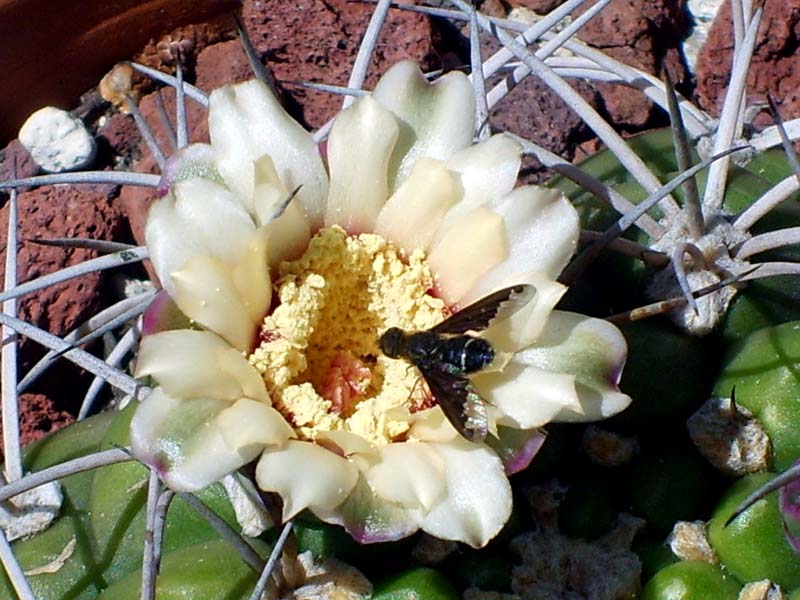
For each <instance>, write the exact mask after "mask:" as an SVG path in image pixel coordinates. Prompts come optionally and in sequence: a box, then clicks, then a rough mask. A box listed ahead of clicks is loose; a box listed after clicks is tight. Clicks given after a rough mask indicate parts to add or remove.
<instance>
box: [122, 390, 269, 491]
mask: <svg viewBox="0 0 800 600" xmlns="http://www.w3.org/2000/svg"><path fill="white" fill-rule="evenodd" d="M229 406H230V403H229V402H226V401H223V400H208V399H204V398H195V399H191V400H178V399H176V398H172V397H171V396H168V395H167V394H166V393H164V391H163V390H162V389H161V388H156V389H155V390H153V391H152V392H151V393H150V395H149V396H148V397H147V398H145V400H144V401H142V403H141V404H140V405H139V406H138V407H137V409H136V414H135V415H134V416H133V420H132V421H131V447H132V450H133V454H134V456H136V457H137V458H138V459H140V460H141V461H142V462H144V463H145V464H148V465H150V466H152V467H153V468H154V469H156V471H157V472H158V474H159V476H160V477H161V479H163V480H164V482H165V483H166V484H167V485H168V486H169V487H170V488H172V489H174V490H176V491H194V490H198V489H201V488H203V487H205V486H207V485H208V484H210V483H212V482H214V481H216V480H217V479H219V478H220V477H223V476H225V475H227V474H228V473H231V472H233V471H235V470H236V469H238V468H239V467H241V466H243V465H245V464H247V463H249V462H250V461H251V460H253V459H254V458H256V456H258V454H259V452H260V451H261V448H262V446H261V445H259V444H250V445H247V446H243V447H239V448H231V447H230V446H228V444H227V443H226V442H225V440H224V439H223V437H222V434H221V431H220V428H219V427H218V425H217V423H216V418H217V416H218V415H219V414H220V413H221V412H222V411H224V410H225V409H226V408H228V407H229Z"/></svg>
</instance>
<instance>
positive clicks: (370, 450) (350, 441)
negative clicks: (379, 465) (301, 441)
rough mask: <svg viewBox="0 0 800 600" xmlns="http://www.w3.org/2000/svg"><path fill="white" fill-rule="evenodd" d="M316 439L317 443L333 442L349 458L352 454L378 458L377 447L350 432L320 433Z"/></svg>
mask: <svg viewBox="0 0 800 600" xmlns="http://www.w3.org/2000/svg"><path fill="white" fill-rule="evenodd" d="M314 439H315V441H317V442H322V441H328V442H331V443H332V444H333V445H334V446H335V447H336V448H338V449H339V450H341V452H342V454H343V455H344V456H347V457H349V456H350V455H352V454H366V455H371V454H375V455H376V456H377V449H376V448H375V446H373V445H372V444H371V443H369V442H368V441H367V440H366V439H364V438H363V437H362V436H360V435H358V434H356V433H351V432H349V431H335V430H334V431H319V432H317V435H316V437H315V438H314Z"/></svg>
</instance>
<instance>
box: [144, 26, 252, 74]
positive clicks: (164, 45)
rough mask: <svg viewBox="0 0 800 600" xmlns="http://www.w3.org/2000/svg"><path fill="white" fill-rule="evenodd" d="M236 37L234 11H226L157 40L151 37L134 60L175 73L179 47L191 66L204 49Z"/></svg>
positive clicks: (183, 60) (183, 61)
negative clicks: (217, 16)
mask: <svg viewBox="0 0 800 600" xmlns="http://www.w3.org/2000/svg"><path fill="white" fill-rule="evenodd" d="M234 37H236V28H235V24H234V21H233V19H232V18H231V16H230V15H225V16H222V17H219V18H217V19H216V20H214V21H209V22H206V23H194V24H190V25H185V26H181V27H177V28H175V29H173V30H172V31H170V32H169V33H167V34H165V35H163V36H161V37H160V38H159V39H158V40H157V41H154V40H151V41H150V42H149V43H148V44H147V46H145V47H144V49H143V50H142V51H141V52H140V53H139V54H137V55H136V56H135V57H134V60H135V61H136V62H140V63H142V64H143V65H146V66H148V67H151V68H153V69H156V70H158V71H163V72H165V73H171V74H172V73H174V72H175V67H176V61H175V52H176V51H177V50H178V49H180V53H181V62H182V64H183V65H185V66H189V67H191V66H192V65H193V64H194V63H195V62H196V60H197V57H198V55H199V54H200V53H201V52H202V51H203V50H204V49H206V48H208V47H209V46H211V45H212V44H216V43H218V42H221V41H224V40H230V39H232V38H234Z"/></svg>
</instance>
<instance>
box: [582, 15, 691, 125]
mask: <svg viewBox="0 0 800 600" xmlns="http://www.w3.org/2000/svg"><path fill="white" fill-rule="evenodd" d="M684 4H685V2H684V0H614V1H613V2H611V3H610V4H609V5H608V6H606V7H605V8H604V9H603V10H601V11H600V13H599V14H598V15H596V16H595V17H594V18H593V19H591V20H590V21H589V23H587V24H586V25H585V26H584V27H583V29H582V30H581V31H580V32H579V33H578V37H579V38H580V39H582V40H583V41H584V42H586V43H587V44H589V45H591V46H594V47H595V48H599V49H600V50H602V51H603V52H605V53H606V54H608V55H609V56H611V57H613V58H615V59H617V60H619V61H620V62H623V63H625V64H628V65H631V66H633V67H636V68H638V69H641V70H642V71H645V72H647V73H650V74H656V75H657V74H659V73H660V72H661V71H662V70H663V69H666V70H667V72H669V74H670V76H671V77H672V81H673V82H674V83H675V84H676V86H678V88H679V89H680V87H681V84H682V83H683V82H685V81H686V80H687V79H688V72H687V68H686V65H685V63H684V60H683V54H682V51H681V44H682V40H683V38H684V37H685V36H686V34H687V30H688V23H687V19H686V16H685V6H684ZM578 12H579V13H580V12H582V11H581V10H580V9H579V11H578ZM596 87H597V89H598V90H599V91H600V93H601V94H602V95H603V100H604V102H605V109H606V112H607V113H608V115H609V117H610V119H611V121H612V122H613V123H614V124H615V125H616V126H617V127H622V128H626V129H642V128H644V127H645V126H647V125H649V124H650V123H651V121H652V120H653V118H654V117H656V116H658V115H661V114H663V113H661V111H660V110H659V109H656V108H655V107H654V105H653V104H652V103H651V102H650V101H649V100H647V98H646V97H645V96H644V94H642V93H641V92H638V91H635V90H632V89H631V88H629V87H627V86H621V85H616V84H605V83H599V84H596Z"/></svg>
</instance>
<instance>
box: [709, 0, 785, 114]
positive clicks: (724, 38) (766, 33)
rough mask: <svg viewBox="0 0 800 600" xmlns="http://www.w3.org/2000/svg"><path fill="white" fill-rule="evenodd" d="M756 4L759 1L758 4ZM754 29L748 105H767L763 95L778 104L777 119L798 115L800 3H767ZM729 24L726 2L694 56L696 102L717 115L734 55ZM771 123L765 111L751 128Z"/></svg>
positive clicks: (769, 0)
mask: <svg viewBox="0 0 800 600" xmlns="http://www.w3.org/2000/svg"><path fill="white" fill-rule="evenodd" d="M759 4H760V3H759ZM763 11H764V13H763V16H762V18H761V24H760V25H759V28H758V39H757V41H756V48H755V54H754V56H753V60H752V62H751V64H750V70H749V72H748V74H747V103H748V105H753V104H755V103H758V102H766V96H767V94H771V95H772V97H773V98H774V99H775V100H776V102H777V104H778V108H779V110H780V112H781V116H782V117H783V118H784V119H791V118H794V117H797V116H800V69H798V66H797V65H798V63H797V54H798V51H799V50H800V0H765V2H764V3H763ZM733 39H734V38H733V24H732V19H731V7H730V2H726V3H724V4H723V5H722V7H721V8H720V11H719V13H718V14H717V16H716V18H715V19H714V24H713V25H712V26H711V30H710V31H709V35H708V40H707V41H706V43H705V44H704V45H703V47H702V48H701V49H700V53H699V55H698V58H697V73H696V76H697V89H696V91H695V94H696V97H697V98H696V99H697V102H698V104H699V105H700V106H701V107H702V108H703V109H704V110H706V111H707V112H709V113H710V114H712V115H715V116H719V113H720V110H721V109H722V102H723V99H724V97H725V91H726V90H727V88H728V81H729V75H730V70H731V61H732V56H733ZM771 123H772V118H771V117H770V116H769V115H768V113H767V111H766V110H764V111H762V113H761V114H760V115H758V116H757V117H756V120H755V121H754V124H755V125H756V126H757V127H763V126H766V125H769V124H771Z"/></svg>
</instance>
